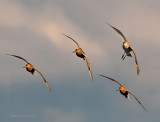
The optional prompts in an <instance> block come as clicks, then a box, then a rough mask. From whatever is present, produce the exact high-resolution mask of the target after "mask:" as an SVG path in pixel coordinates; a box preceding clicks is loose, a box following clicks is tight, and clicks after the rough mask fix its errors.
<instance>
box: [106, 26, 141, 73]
mask: <svg viewBox="0 0 160 122" xmlns="http://www.w3.org/2000/svg"><path fill="white" fill-rule="evenodd" d="M107 24H108V23H107ZM108 25H109V26H111V27H112V28H113V29H114V30H115V31H116V32H117V33H119V34H120V35H121V36H122V37H123V39H124V40H125V41H124V42H123V45H122V47H123V49H124V54H123V55H122V60H124V59H125V57H126V56H129V57H132V55H131V53H130V52H131V51H133V54H134V57H135V63H136V69H137V75H139V72H140V70H139V66H138V61H137V56H136V53H135V52H134V50H133V49H132V47H131V46H130V44H129V43H128V41H127V39H126V37H125V36H124V35H123V33H122V32H121V31H120V30H118V29H117V28H115V27H113V26H112V25H110V24H108ZM125 54H126V55H125Z"/></svg>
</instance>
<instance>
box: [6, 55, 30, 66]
mask: <svg viewBox="0 0 160 122" xmlns="http://www.w3.org/2000/svg"><path fill="white" fill-rule="evenodd" d="M6 55H9V56H14V57H16V58H19V59H22V60H23V61H25V62H26V63H28V64H29V62H28V61H27V60H26V59H24V58H22V57H20V56H16V55H10V54H6Z"/></svg>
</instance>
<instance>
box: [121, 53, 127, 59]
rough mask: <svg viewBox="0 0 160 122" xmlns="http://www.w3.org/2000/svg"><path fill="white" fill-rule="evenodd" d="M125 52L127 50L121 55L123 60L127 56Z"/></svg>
mask: <svg viewBox="0 0 160 122" xmlns="http://www.w3.org/2000/svg"><path fill="white" fill-rule="evenodd" d="M125 53H126V52H124V54H123V55H122V57H121V59H122V60H124V59H125V57H126V55H125Z"/></svg>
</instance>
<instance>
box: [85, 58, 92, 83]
mask: <svg viewBox="0 0 160 122" xmlns="http://www.w3.org/2000/svg"><path fill="white" fill-rule="evenodd" d="M85 60H86V63H87V66H88V70H89V74H90V77H91V80H93V75H92V70H91V66H90V63H89V60H88V58H87V56H86V55H85Z"/></svg>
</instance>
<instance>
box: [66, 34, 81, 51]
mask: <svg viewBox="0 0 160 122" xmlns="http://www.w3.org/2000/svg"><path fill="white" fill-rule="evenodd" d="M63 35H64V36H66V37H68V38H69V39H71V40H72V41H74V42H75V43H76V44H77V46H78V48H80V45H79V44H78V43H77V42H76V41H75V40H74V39H73V38H71V37H69V36H67V35H65V34H63Z"/></svg>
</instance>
